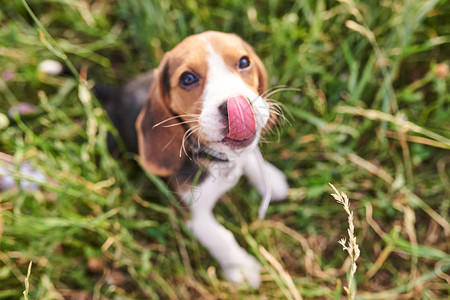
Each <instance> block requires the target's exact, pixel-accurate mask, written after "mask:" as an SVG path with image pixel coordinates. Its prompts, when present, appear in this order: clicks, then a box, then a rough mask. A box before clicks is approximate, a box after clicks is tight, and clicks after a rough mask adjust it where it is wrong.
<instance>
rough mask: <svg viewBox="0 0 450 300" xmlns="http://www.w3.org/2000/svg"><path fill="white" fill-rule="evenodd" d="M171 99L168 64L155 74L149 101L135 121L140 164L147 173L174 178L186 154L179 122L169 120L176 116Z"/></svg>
mask: <svg viewBox="0 0 450 300" xmlns="http://www.w3.org/2000/svg"><path fill="white" fill-rule="evenodd" d="M169 97H170V77H169V70H168V64H167V63H166V64H165V65H164V67H162V69H157V70H155V77H154V80H153V83H152V86H151V88H150V92H149V96H148V101H147V103H146V105H145V106H144V108H143V109H142V111H141V112H140V114H139V116H138V118H137V120H136V131H137V136H138V148H139V156H140V158H141V164H142V166H143V167H144V169H145V170H146V171H148V172H150V173H152V174H154V175H158V176H170V175H172V174H174V173H175V172H176V171H177V170H179V169H180V168H181V166H182V165H183V162H184V159H185V158H186V157H185V155H184V154H183V155H182V156H181V157H180V149H181V144H182V139H183V135H184V129H183V127H182V126H181V125H179V124H178V125H177V123H178V122H179V121H178V119H177V118H173V119H170V118H172V117H174V115H173V114H172V113H171V111H170V109H169V108H168V103H169ZM166 120H168V121H166ZM164 121H166V122H164ZM161 122H163V123H161Z"/></svg>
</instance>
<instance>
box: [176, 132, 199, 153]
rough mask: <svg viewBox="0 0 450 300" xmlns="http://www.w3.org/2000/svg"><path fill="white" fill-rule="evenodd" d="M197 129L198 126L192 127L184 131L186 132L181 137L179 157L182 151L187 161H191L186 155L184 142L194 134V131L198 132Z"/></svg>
mask: <svg viewBox="0 0 450 300" xmlns="http://www.w3.org/2000/svg"><path fill="white" fill-rule="evenodd" d="M199 129H200V126H194V127H191V128H189V129H188V130H186V132H185V133H184V135H183V139H182V142H181V148H180V157H181V154H182V153H183V151H184V154H186V156H187V157H188V158H189V159H192V158H191V157H190V156H189V154H188V153H187V150H186V141H187V140H188V139H189V137H190V136H191V135H192V134H194V133H195V132H196V131H198V130H199Z"/></svg>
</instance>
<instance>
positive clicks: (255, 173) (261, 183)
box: [243, 152, 289, 201]
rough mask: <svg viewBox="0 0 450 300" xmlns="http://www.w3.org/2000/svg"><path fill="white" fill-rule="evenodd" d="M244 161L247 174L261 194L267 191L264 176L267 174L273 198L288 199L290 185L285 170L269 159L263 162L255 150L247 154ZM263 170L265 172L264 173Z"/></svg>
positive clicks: (274, 199)
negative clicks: (282, 170) (281, 169)
mask: <svg viewBox="0 0 450 300" xmlns="http://www.w3.org/2000/svg"><path fill="white" fill-rule="evenodd" d="M243 162H244V173H245V175H246V176H247V178H248V180H249V181H250V183H251V184H252V185H253V186H254V187H256V189H257V190H258V191H259V193H260V194H261V195H264V193H265V192H266V181H265V180H264V176H267V179H268V182H269V183H270V184H271V188H272V199H271V200H272V201H281V200H284V199H286V197H287V193H288V190H289V185H288V183H287V180H286V176H284V174H283V172H281V171H280V170H279V169H278V168H277V167H275V166H274V165H272V164H271V163H269V162H267V161H264V163H263V164H261V163H260V162H259V160H258V159H257V157H256V153H254V152H249V153H247V154H245V157H244V159H243ZM263 172H264V173H265V174H263Z"/></svg>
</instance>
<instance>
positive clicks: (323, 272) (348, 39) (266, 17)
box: [0, 0, 450, 299]
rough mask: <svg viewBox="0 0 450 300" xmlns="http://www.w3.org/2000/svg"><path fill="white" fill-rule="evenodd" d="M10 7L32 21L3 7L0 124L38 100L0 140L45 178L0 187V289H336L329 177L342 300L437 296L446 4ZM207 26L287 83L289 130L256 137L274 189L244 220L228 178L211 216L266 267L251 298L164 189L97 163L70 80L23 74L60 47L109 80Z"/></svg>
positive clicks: (123, 163) (124, 76)
mask: <svg viewBox="0 0 450 300" xmlns="http://www.w3.org/2000/svg"><path fill="white" fill-rule="evenodd" d="M28 2H29V4H30V6H31V9H32V11H33V12H34V13H35V14H36V17H37V19H38V20H39V22H40V25H38V24H37V23H36V22H35V21H34V20H33V18H32V17H31V16H30V14H29V13H28V12H27V10H26V8H25V6H24V5H23V3H22V1H17V0H13V1H3V2H2V4H1V6H2V9H1V11H0V21H1V23H0V24H1V25H0V26H1V27H0V73H1V74H0V75H1V77H0V120H1V119H5V115H6V114H7V112H8V110H9V108H10V107H11V106H14V105H17V104H18V103H20V102H30V103H33V104H35V105H37V111H36V112H35V113H33V114H31V115H28V116H22V117H16V118H15V119H14V120H11V121H10V122H9V125H5V124H4V125H0V126H2V127H1V128H0V152H2V153H7V154H9V155H12V156H13V160H14V162H15V166H16V167H17V166H18V165H19V163H20V162H21V161H23V160H25V159H26V160H27V161H29V162H30V163H31V164H32V165H33V166H34V167H35V168H37V169H38V170H40V171H41V172H43V173H44V174H46V176H48V178H51V181H49V182H47V183H44V184H42V187H41V188H40V189H39V190H38V191H36V192H33V193H28V192H26V191H23V190H9V191H3V192H0V299H18V298H20V297H23V296H24V295H26V296H27V297H28V299H62V298H63V297H75V298H76V297H81V296H83V295H89V296H92V297H94V298H95V299H100V298H102V297H103V298H114V299H139V298H151V299H157V298H162V299H167V298H173V299H175V298H186V299H189V298H191V299H199V298H208V297H210V298H214V297H215V298H221V299H222V298H223V299H226V298H232V299H234V298H237V299H248V298H254V299H259V298H261V299H294V297H295V293H294V292H293V290H292V284H291V281H292V283H293V284H294V287H295V290H296V291H298V293H300V294H301V295H302V297H303V299H341V298H342V297H345V292H344V288H343V287H344V286H347V275H348V272H349V266H350V265H349V262H350V260H349V259H348V258H347V256H346V253H345V252H344V251H342V248H341V246H340V245H339V244H338V243H337V241H338V240H339V239H340V238H342V237H343V236H346V233H347V225H348V224H347V214H346V213H345V212H344V211H343V209H342V207H340V205H339V204H336V203H335V201H334V200H333V198H332V197H331V195H330V193H331V192H332V190H331V188H330V187H329V186H328V183H329V182H331V183H332V184H334V185H335V186H336V187H337V188H338V189H339V190H340V191H344V192H345V193H347V194H348V195H349V197H350V199H351V201H352V202H351V210H352V211H353V213H354V223H355V234H356V239H357V242H358V244H359V246H360V250H361V256H360V258H359V260H358V261H357V265H358V268H357V271H356V274H355V282H356V285H357V295H356V299H391V298H392V299H396V298H401V299H445V298H448V297H449V295H450V285H449V283H448V281H449V276H448V273H449V268H450V255H449V252H450V251H449V250H450V244H449V240H450V239H449V236H450V225H449V207H450V151H449V149H450V142H449V139H450V134H449V132H450V93H449V89H448V85H449V82H450V80H449V78H450V75H449V72H448V65H449V63H450V57H449V53H450V24H449V20H450V3H449V1H437V0H411V1H389V0H387V1H374V0H369V1H352V0H345V1H338V2H336V1H324V0H318V1H312V0H300V1H281V0H270V1H267V2H262V1H256V2H255V1H249V0H240V1H225V0H221V1H199V2H197V1H161V2H160V1H144V0H141V1H138V0H135V1H106V0H97V1H84V0H83V1H70V0H53V1H50V0H49V1H43V0H36V1H28ZM209 29H213V30H221V31H230V32H235V33H237V34H239V35H240V36H242V37H243V38H244V39H245V40H247V41H248V42H249V43H250V44H251V45H253V46H254V48H255V50H256V52H257V53H258V54H259V55H260V57H261V58H262V60H263V61H264V63H265V65H266V67H267V69H268V73H269V74H270V85H271V86H272V87H275V86H286V87H289V88H296V89H299V92H293V91H284V92H280V93H277V94H275V95H274V96H273V98H275V99H277V100H278V101H279V102H281V103H282V104H283V106H284V111H285V114H286V117H287V118H288V120H289V122H286V123H284V124H281V125H280V126H279V127H278V133H277V131H275V132H274V134H272V135H269V136H268V137H267V143H264V144H262V151H263V154H264V156H265V157H266V158H267V159H268V160H269V161H271V162H273V163H274V164H276V165H277V166H278V167H279V168H280V169H282V170H283V171H284V172H285V174H286V175H287V176H288V179H289V183H290V186H291V192H290V196H289V199H287V201H285V202H283V203H279V204H275V205H271V206H270V207H269V209H268V213H267V216H266V219H265V220H264V221H258V220H257V214H258V207H259V203H260V199H261V197H260V196H259V195H258V194H257V193H256V191H255V190H254V189H252V188H250V186H249V185H248V184H247V182H246V181H245V180H242V182H241V184H239V185H238V186H237V187H236V188H235V189H234V190H233V191H232V192H230V193H228V194H227V195H226V196H224V200H225V201H223V202H221V203H220V204H219V205H218V206H217V208H216V215H217V218H218V220H219V221H220V222H221V223H223V224H224V225H225V226H226V227H227V228H229V229H230V230H232V231H233V233H234V234H235V236H236V238H237V239H238V241H239V243H240V244H241V245H243V246H244V247H245V248H247V249H249V251H250V252H251V253H252V254H253V255H255V256H256V257H257V258H258V260H259V261H260V262H261V264H262V265H263V266H264V271H263V284H262V286H261V287H260V289H259V290H256V291H255V290H251V289H249V288H248V287H235V286H233V285H231V284H229V283H228V282H226V281H224V280H223V276H222V274H221V271H220V269H219V268H218V265H217V263H216V262H215V261H214V260H213V259H212V258H211V257H210V255H209V254H208V253H207V252H206V250H205V249H203V248H202V247H201V246H200V245H199V243H198V242H197V241H196V240H195V239H194V238H193V236H192V235H191V234H190V232H189V230H188V229H187V228H186V226H185V224H184V222H183V218H185V217H186V216H187V214H186V212H185V211H183V210H182V209H180V208H178V207H177V206H176V205H173V201H174V200H173V199H172V200H171V199H168V197H167V193H166V191H165V186H164V185H161V184H160V182H159V181H157V179H155V178H152V177H150V178H149V177H147V175H146V174H144V173H143V172H142V171H141V170H140V169H139V167H138V166H137V164H136V162H135V160H134V158H133V157H132V156H129V157H124V158H123V159H121V160H117V159H114V158H112V157H111V156H110V155H109V153H108V151H107V147H106V141H105V140H106V134H107V131H108V129H110V128H111V125H110V123H109V122H108V120H107V118H106V117H105V114H104V112H103V111H102V109H101V108H100V106H99V105H98V103H97V101H96V100H95V99H91V98H90V95H89V94H86V93H85V86H84V85H83V84H81V83H79V82H78V81H77V80H76V79H71V78H63V77H49V76H44V75H42V74H38V72H37V65H38V63H39V62H41V61H42V60H44V59H48V58H51V59H58V60H60V61H62V62H64V63H68V62H69V61H70V62H71V63H72V64H73V66H75V68H76V69H77V70H82V69H86V68H87V70H88V73H89V75H90V78H92V80H96V81H101V82H105V83H109V84H119V83H122V82H125V81H127V80H129V79H130V78H132V77H133V76H135V75H137V74H139V73H140V72H143V71H145V70H148V69H150V68H154V67H156V66H157V65H158V62H159V60H160V59H161V56H162V54H163V53H164V51H167V50H169V49H171V48H172V47H173V46H174V45H176V44H177V43H178V42H179V41H180V40H181V39H182V38H184V37H186V36H187V35H189V34H192V33H197V32H201V31H204V30H209ZM47 31H48V34H47ZM39 32H41V33H39ZM65 56H67V59H65V61H64V58H65ZM446 67H447V69H446ZM8 74H9V75H12V76H8ZM0 124H2V122H0ZM0 164H1V163H0ZM2 165H4V164H2ZM14 176H15V178H16V179H20V178H21V177H22V176H23V174H21V173H20V172H18V171H17V168H16V171H15V172H14ZM261 247H262V248H264V249H262V248H261ZM261 249H262V250H261ZM264 250H265V251H264ZM267 253H268V254H267ZM272 258H273V259H275V260H276V261H278V262H279V263H280V265H281V268H280V265H277V264H274V263H273V261H272ZM30 261H32V262H33V265H32V269H31V274H30V276H29V277H27V271H28V265H29V263H30ZM283 272H285V273H283ZM287 274H288V275H287ZM27 278H28V279H27ZM289 278H290V279H289ZM26 280H27V281H28V280H29V288H27V291H26V293H25V294H24V290H25V282H26Z"/></svg>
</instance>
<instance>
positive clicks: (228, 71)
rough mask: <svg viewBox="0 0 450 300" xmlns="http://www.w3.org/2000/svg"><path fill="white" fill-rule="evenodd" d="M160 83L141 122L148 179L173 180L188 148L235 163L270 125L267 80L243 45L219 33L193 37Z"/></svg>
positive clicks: (163, 69) (161, 70)
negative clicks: (264, 94) (266, 98)
mask: <svg viewBox="0 0 450 300" xmlns="http://www.w3.org/2000/svg"><path fill="white" fill-rule="evenodd" d="M154 75H155V79H154V81H153V83H152V86H151V88H150V93H149V101H148V102H147V104H146V106H145V107H144V109H143V110H142V111H141V113H140V115H139V117H138V119H137V122H136V129H137V132H138V143H139V154H140V156H141V162H142V165H143V167H144V168H145V169H146V170H147V171H149V172H151V173H153V174H155V175H159V176H169V175H171V174H173V173H174V172H176V171H177V170H179V169H180V168H181V166H182V165H183V162H184V160H185V159H186V154H185V151H184V149H183V148H188V149H192V148H195V149H199V148H200V149H201V148H205V149H207V152H208V153H210V154H212V155H214V153H216V154H217V155H221V157H226V158H232V157H233V156H235V155H237V154H238V153H240V152H242V151H246V150H249V149H252V148H253V147H254V146H255V145H256V144H257V142H258V140H259V136H260V133H261V131H262V129H263V128H264V127H266V125H267V123H268V120H269V117H270V109H269V106H268V104H267V102H266V101H265V99H264V98H263V97H262V96H261V94H262V93H264V92H265V91H266V89H267V73H266V69H265V68H264V65H263V64H262V62H261V60H260V59H259V57H258V56H257V55H256V54H255V52H254V51H253V49H252V48H251V47H250V46H249V45H248V44H247V43H246V42H244V41H243V40H242V39H241V38H239V37H238V36H236V35H234V34H226V33H220V32H213V31H208V32H204V33H201V34H197V35H193V36H190V37H188V38H186V39H185V40H183V41H182V42H181V43H180V44H178V45H177V46H176V47H175V48H173V49H172V50H171V51H170V52H168V53H166V54H165V55H164V58H163V60H162V62H161V64H160V66H159V67H158V68H157V69H156V70H155V73H154ZM187 152H189V151H187Z"/></svg>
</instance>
